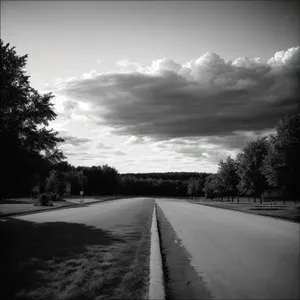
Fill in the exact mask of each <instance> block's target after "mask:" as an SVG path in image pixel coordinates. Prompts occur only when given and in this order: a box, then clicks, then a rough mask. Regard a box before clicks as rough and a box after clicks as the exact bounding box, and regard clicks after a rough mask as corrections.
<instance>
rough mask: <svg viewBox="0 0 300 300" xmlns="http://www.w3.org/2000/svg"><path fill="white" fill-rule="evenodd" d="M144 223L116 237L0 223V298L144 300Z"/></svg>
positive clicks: (65, 227) (67, 227) (86, 229)
mask: <svg viewBox="0 0 300 300" xmlns="http://www.w3.org/2000/svg"><path fill="white" fill-rule="evenodd" d="M150 221H151V215H149V217H147V218H146V219H145V218H144V219H143V222H140V223H135V224H133V225H132V227H131V230H128V228H127V233H128V234H124V236H116V235H114V234H112V233H111V232H109V231H104V230H102V229H99V228H95V227H91V226H86V225H84V224H75V223H65V222H55V223H39V224H37V223H33V222H28V221H23V220H18V219H7V220H6V221H3V220H2V221H1V222H0V233H1V238H2V243H1V250H0V264H1V265H0V280H1V286H0V298H1V299H24V300H25V299H26V300H29V299H47V300H48V299H49V300H52V299H53V300H54V299H59V300H62V299H66V300H67V299H70V300H71V299H72V300H76V299H78V300H79V299H85V300H92V299H93V300H95V299H96V300H102V299H103V300H104V299H143V298H146V295H147V290H148V276H149V248H150V247H149V243H150V241H149V238H150V233H149V228H150V224H151V223H150Z"/></svg>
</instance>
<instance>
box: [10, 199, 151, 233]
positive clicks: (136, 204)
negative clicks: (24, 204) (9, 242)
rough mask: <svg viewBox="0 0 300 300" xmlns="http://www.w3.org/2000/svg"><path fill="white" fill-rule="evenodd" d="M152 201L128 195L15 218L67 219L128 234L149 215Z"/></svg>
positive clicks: (29, 219)
mask: <svg viewBox="0 0 300 300" xmlns="http://www.w3.org/2000/svg"><path fill="white" fill-rule="evenodd" d="M153 203H154V200H153V199H150V198H148V199H147V198H131V199H121V200H115V201H109V202H104V203H99V204H92V205H88V206H85V207H75V208H67V209H62V210H52V211H46V212H41V213H36V214H31V215H26V216H20V217H15V218H18V219H21V220H25V221H32V222H37V223H44V222H70V223H82V224H85V225H89V226H94V227H97V228H101V229H103V230H110V231H112V232H114V233H116V234H121V235H122V234H124V233H130V232H131V230H132V228H134V225H135V224H139V223H140V222H141V221H142V220H143V218H144V217H145V215H147V214H152V211H153Z"/></svg>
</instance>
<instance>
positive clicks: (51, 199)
mask: <svg viewBox="0 0 300 300" xmlns="http://www.w3.org/2000/svg"><path fill="white" fill-rule="evenodd" d="M58 198H59V196H58V195H57V194H55V193H50V201H57V200H58Z"/></svg>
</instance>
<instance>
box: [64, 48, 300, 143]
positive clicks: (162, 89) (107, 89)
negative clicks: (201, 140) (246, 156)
mask: <svg viewBox="0 0 300 300" xmlns="http://www.w3.org/2000/svg"><path fill="white" fill-rule="evenodd" d="M298 79H299V47H297V48H291V49H288V50H287V51H280V52H277V53H276V54H275V55H274V56H273V57H272V58H271V59H270V60H269V61H268V62H267V63H262V62H260V60H259V59H258V58H255V59H249V58H247V57H244V58H238V59H236V60H235V61H234V62H231V61H229V62H225V61H224V60H223V59H221V58H220V57H219V56H218V55H217V54H214V53H206V54H204V55H203V56H201V57H200V58H199V59H197V60H195V61H191V62H188V63H186V64H185V65H179V64H177V63H175V62H173V61H172V60H169V59H161V60H156V61H153V63H152V65H151V66H150V67H148V68H145V69H142V68H140V69H139V72H132V73H117V74H115V73H110V74H94V75H93V76H90V77H89V78H81V79H76V80H73V81H72V82H66V83H64V84H62V85H60V87H59V91H58V92H61V93H65V94H67V95H68V96H71V97H73V98H75V99H80V100H81V101H87V102H89V103H90V105H91V107H92V113H93V114H95V115H97V117H98V118H99V121H98V123H99V124H105V125H110V126H111V127H113V128H114V131H115V133H118V134H123V135H135V136H139V137H142V136H148V137H152V138H156V139H161V140H168V139H172V138H191V137H211V139H212V140H213V139H214V138H213V136H218V137H227V140H226V141H225V140H223V141H222V143H223V144H224V145H225V144H226V145H227V146H230V147H235V146H240V145H242V143H243V142H244V141H243V138H242V136H240V135H239V136H235V133H234V132H236V131H260V130H266V129H271V128H273V127H274V125H275V124H276V123H277V121H278V119H279V118H280V117H282V116H284V115H285V114H287V113H291V112H294V111H295V110H296V109H299V98H298V97H299V93H298V88H299V86H298V84H299V82H298ZM235 138H239V141H235ZM215 142H217V140H216V139H215ZM235 144H236V145H235Z"/></svg>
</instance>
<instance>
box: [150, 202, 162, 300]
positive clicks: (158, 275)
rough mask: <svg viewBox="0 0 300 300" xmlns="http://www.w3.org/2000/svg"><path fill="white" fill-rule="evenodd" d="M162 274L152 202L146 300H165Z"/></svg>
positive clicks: (154, 209) (154, 210)
mask: <svg viewBox="0 0 300 300" xmlns="http://www.w3.org/2000/svg"><path fill="white" fill-rule="evenodd" d="M165 298H166V294H165V287H164V274H163V269H162V258H161V253H160V241H159V235H158V229H157V220H156V202H154V208H153V215H152V225H151V248H150V283H149V294H148V299H153V300H154V299H156V300H158V299H163V300H164V299H165Z"/></svg>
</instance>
